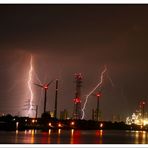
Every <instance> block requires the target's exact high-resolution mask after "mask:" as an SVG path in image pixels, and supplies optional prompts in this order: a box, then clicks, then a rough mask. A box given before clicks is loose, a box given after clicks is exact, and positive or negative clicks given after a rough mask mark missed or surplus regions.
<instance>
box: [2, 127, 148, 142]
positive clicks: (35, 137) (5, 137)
mask: <svg viewBox="0 0 148 148" xmlns="http://www.w3.org/2000/svg"><path fill="white" fill-rule="evenodd" d="M147 143H148V132H146V131H125V130H73V129H72V130H61V129H59V130H49V131H47V132H43V131H39V130H38V131H37V130H26V131H12V132H10V131H0V144H147Z"/></svg>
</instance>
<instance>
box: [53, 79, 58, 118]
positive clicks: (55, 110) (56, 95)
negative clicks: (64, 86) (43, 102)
mask: <svg viewBox="0 0 148 148" xmlns="http://www.w3.org/2000/svg"><path fill="white" fill-rule="evenodd" d="M57 99H58V79H56V92H55V106H54V118H57V101H58V100H57Z"/></svg>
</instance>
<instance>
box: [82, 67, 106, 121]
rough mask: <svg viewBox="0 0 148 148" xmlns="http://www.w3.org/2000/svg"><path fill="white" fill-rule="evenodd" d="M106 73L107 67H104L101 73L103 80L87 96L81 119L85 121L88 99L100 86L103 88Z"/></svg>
mask: <svg viewBox="0 0 148 148" xmlns="http://www.w3.org/2000/svg"><path fill="white" fill-rule="evenodd" d="M106 71H107V67H106V66H104V70H103V71H102V72H101V79H100V82H99V83H98V84H97V85H96V86H95V87H94V88H93V89H92V90H91V91H90V92H89V93H88V94H87V95H86V98H85V102H84V105H83V108H82V117H81V119H84V116H85V107H86V104H87V101H88V97H89V96H90V95H91V94H92V93H93V92H94V91H95V90H96V89H97V88H98V87H99V86H101V84H102V82H103V78H104V74H105V72H106Z"/></svg>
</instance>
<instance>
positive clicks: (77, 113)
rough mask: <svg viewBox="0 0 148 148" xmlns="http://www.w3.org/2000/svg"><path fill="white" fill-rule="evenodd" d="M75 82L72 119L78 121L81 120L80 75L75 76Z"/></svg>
mask: <svg viewBox="0 0 148 148" xmlns="http://www.w3.org/2000/svg"><path fill="white" fill-rule="evenodd" d="M75 82H76V92H75V98H74V99H73V101H74V110H73V118H74V119H80V118H81V86H82V85H81V84H82V74H81V73H76V74H75Z"/></svg>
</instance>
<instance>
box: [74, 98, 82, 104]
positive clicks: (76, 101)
mask: <svg viewBox="0 0 148 148" xmlns="http://www.w3.org/2000/svg"><path fill="white" fill-rule="evenodd" d="M73 101H74V102H75V103H80V102H81V100H80V98H74V99H73Z"/></svg>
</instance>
